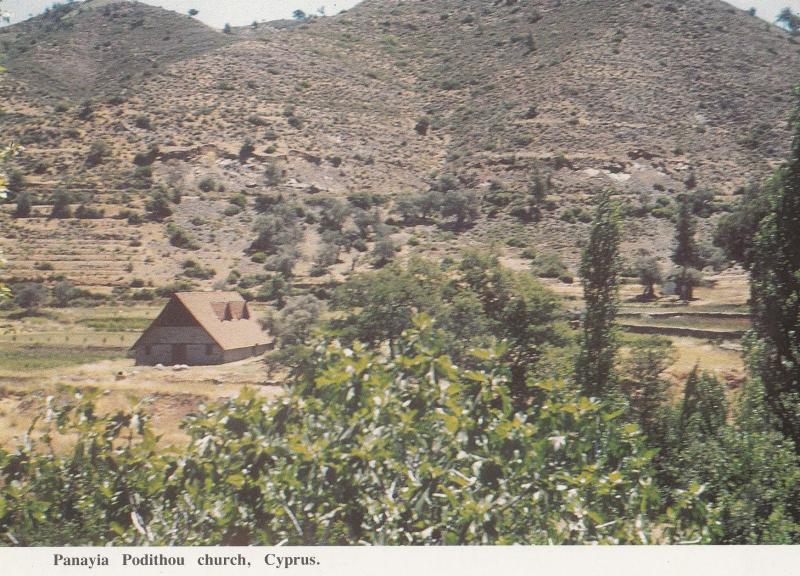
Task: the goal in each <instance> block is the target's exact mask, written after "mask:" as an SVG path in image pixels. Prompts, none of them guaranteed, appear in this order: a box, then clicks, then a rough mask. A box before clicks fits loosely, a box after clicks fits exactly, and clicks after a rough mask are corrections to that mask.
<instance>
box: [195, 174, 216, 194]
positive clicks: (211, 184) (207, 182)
mask: <svg viewBox="0 0 800 576" xmlns="http://www.w3.org/2000/svg"><path fill="white" fill-rule="evenodd" d="M197 187H198V188H199V189H200V191H201V192H212V191H214V190H216V189H217V182H216V181H215V180H214V179H213V178H212V177H211V176H206V177H205V178H203V179H202V180H200V182H199V183H198V184H197Z"/></svg>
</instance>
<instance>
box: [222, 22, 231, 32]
mask: <svg viewBox="0 0 800 576" xmlns="http://www.w3.org/2000/svg"><path fill="white" fill-rule="evenodd" d="M222 32H223V34H233V30H232V29H231V25H230V24H227V23H226V24H225V26H224V27H223V28H222Z"/></svg>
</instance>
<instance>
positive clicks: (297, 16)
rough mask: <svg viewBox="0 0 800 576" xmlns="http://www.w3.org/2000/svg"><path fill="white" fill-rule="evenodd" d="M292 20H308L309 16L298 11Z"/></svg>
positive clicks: (293, 13) (293, 14)
mask: <svg viewBox="0 0 800 576" xmlns="http://www.w3.org/2000/svg"><path fill="white" fill-rule="evenodd" d="M292 18H294V19H295V20H305V19H306V18H308V16H307V15H306V13H305V12H303V11H302V10H300V9H297V10H295V11H294V12H292Z"/></svg>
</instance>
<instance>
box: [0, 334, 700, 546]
mask: <svg viewBox="0 0 800 576" xmlns="http://www.w3.org/2000/svg"><path fill="white" fill-rule="evenodd" d="M440 349H441V348H440V343H439V340H438V335H437V334H436V333H435V332H433V331H432V330H431V329H430V321H428V320H427V319H425V318H422V319H418V321H417V322H416V326H415V327H414V328H412V329H411V330H409V331H407V332H406V333H405V335H404V336H403V338H401V340H400V341H399V342H398V345H397V354H396V355H395V356H394V357H393V358H392V357H390V356H389V355H388V354H384V353H383V352H380V351H373V350H368V349H365V348H363V347H362V346H361V345H359V344H354V345H353V347H352V348H344V347H342V346H341V345H339V344H337V343H336V342H332V343H329V344H327V345H320V346H319V347H318V348H317V349H316V351H315V354H314V355H313V359H312V360H311V362H313V363H315V367H314V369H313V370H310V371H309V372H308V373H309V374H310V375H309V376H307V377H303V378H298V379H297V380H296V381H295V382H294V383H293V385H292V387H291V388H287V390H286V395H285V396H284V397H283V398H282V399H281V400H279V401H275V402H269V403H268V402H266V401H264V400H263V399H261V398H259V397H258V396H257V395H256V394H254V393H252V392H244V393H243V394H242V395H241V396H240V397H239V398H238V399H234V400H230V401H228V402H226V403H224V404H220V405H217V406H211V407H208V408H205V409H203V410H201V411H200V413H198V414H196V415H194V416H191V417H189V418H188V419H187V420H186V422H185V424H184V426H185V430H186V432H187V434H188V435H189V436H190V438H191V440H190V441H189V443H188V445H186V446H185V447H183V448H176V449H172V450H167V449H163V448H162V449H158V448H157V438H156V437H155V436H154V435H153V433H152V432H151V431H150V430H149V429H148V427H147V424H146V420H145V417H144V415H143V414H142V413H141V412H139V411H136V412H134V413H133V414H122V413H118V414H113V415H110V416H105V417H100V416H98V415H97V414H96V413H95V412H94V408H93V403H92V399H91V398H81V397H76V398H74V399H73V400H72V401H71V402H69V403H66V404H63V405H62V406H60V407H56V406H55V404H56V403H55V402H51V404H52V406H51V407H50V409H49V411H48V416H47V418H48V420H49V422H50V426H51V428H52V432H51V433H48V434H46V435H44V436H43V437H42V438H41V439H39V440H38V441H37V442H33V441H32V440H31V439H30V438H28V439H26V442H25V443H24V444H23V445H21V446H19V447H18V448H17V449H16V451H14V452H0V470H2V480H0V482H2V496H1V497H0V534H2V536H3V538H4V540H5V541H6V542H9V543H13V544H21V545H53V544H90V543H91V544H105V543H113V544H152V545H165V544H166V545H171V544H231V545H233V544H277V543H289V544H356V543H371V544H481V543H484V544H489V543H498V544H505V543H556V544H563V543H582V542H603V543H650V542H675V541H684V540H688V541H692V542H704V541H708V540H709V539H711V538H712V536H713V533H714V527H715V523H714V522H713V521H711V520H710V519H709V518H708V517H707V511H706V508H705V507H704V506H703V505H702V504H701V503H700V501H699V499H698V498H697V494H698V493H699V492H700V491H701V488H700V487H699V486H696V485H693V486H691V487H690V488H689V489H688V490H677V491H674V492H672V493H671V494H669V495H668V496H669V498H668V499H665V500H664V501H667V500H668V501H670V502H671V506H670V507H669V508H667V509H664V507H663V506H662V495H660V494H659V491H658V489H657V488H656V486H655V483H654V481H653V464H652V458H653V456H654V451H649V450H647V449H646V447H645V445H644V443H643V436H642V434H641V433H640V432H639V430H638V428H637V427H636V425H634V424H624V423H621V422H619V421H618V420H619V419H620V416H621V412H619V411H618V412H612V411H609V408H608V407H607V406H605V405H603V404H601V403H599V402H597V401H595V400H592V399H589V398H585V397H580V396H578V395H577V394H576V393H574V392H572V391H570V390H569V389H568V388H567V387H566V386H565V385H564V384H563V383H561V382H544V383H541V384H540V385H539V387H540V388H541V391H542V394H541V395H540V396H541V400H539V401H537V402H534V403H533V404H532V405H531V406H530V409H529V410H528V411H527V413H520V412H515V411H514V409H513V408H512V402H511V401H510V396H509V386H508V374H507V370H506V368H505V367H504V366H503V364H502V363H501V362H500V361H499V358H500V357H501V356H502V350H482V351H476V352H475V353H474V354H475V356H476V361H477V362H478V363H479V364H480V365H481V366H482V368H480V369H478V370H471V371H467V370H464V369H461V368H459V367H457V366H454V365H453V364H452V362H451V361H450V359H449V358H448V357H447V356H443V355H441V354H440ZM56 432H58V433H60V434H67V435H69V437H70V438H72V439H74V440H73V444H72V446H73V447H72V449H71V450H70V451H68V452H65V453H58V452H54V451H53V450H52V449H48V445H49V443H50V441H51V439H52V435H54V434H55V433H56Z"/></svg>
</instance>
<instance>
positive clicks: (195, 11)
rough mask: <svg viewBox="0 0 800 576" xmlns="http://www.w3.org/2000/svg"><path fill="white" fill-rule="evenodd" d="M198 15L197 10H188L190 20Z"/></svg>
mask: <svg viewBox="0 0 800 576" xmlns="http://www.w3.org/2000/svg"><path fill="white" fill-rule="evenodd" d="M199 13H200V11H199V10H197V9H195V8H189V16H191V17H192V18H194V17H195V16H197V15H198V14H199Z"/></svg>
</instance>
